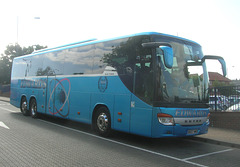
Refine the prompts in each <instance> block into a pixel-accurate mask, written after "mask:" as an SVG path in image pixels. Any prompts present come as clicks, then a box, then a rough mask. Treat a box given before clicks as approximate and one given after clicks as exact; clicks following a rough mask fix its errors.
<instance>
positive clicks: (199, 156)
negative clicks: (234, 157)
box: [183, 148, 233, 161]
mask: <svg viewBox="0 0 240 167" xmlns="http://www.w3.org/2000/svg"><path fill="white" fill-rule="evenodd" d="M232 150H233V149H231V148H230V149H227V150H222V151H216V152H212V153H207V154H203V155H197V156H194V157H189V158H185V159H183V160H184V161H188V160H190V159H196V158H201V157H205V156H209V155H214V154H219V153H223V152H227V151H232Z"/></svg>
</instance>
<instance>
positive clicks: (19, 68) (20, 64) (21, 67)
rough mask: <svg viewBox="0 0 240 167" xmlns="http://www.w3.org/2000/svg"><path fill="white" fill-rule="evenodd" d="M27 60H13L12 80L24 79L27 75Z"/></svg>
mask: <svg viewBox="0 0 240 167" xmlns="http://www.w3.org/2000/svg"><path fill="white" fill-rule="evenodd" d="M26 61H27V60H26V59H15V60H14V62H13V71H12V78H24V77H25V75H27V62H26Z"/></svg>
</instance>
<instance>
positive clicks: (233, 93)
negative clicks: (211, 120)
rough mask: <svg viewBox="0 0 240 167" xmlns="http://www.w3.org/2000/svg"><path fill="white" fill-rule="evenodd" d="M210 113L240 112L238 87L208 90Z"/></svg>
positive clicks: (239, 89)
mask: <svg viewBox="0 0 240 167" xmlns="http://www.w3.org/2000/svg"><path fill="white" fill-rule="evenodd" d="M209 94H210V97H209V105H210V110H212V111H231V112H236V111H238V112H240V85H239V86H224V87H215V88H209Z"/></svg>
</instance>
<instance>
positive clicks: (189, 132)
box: [187, 129, 198, 135]
mask: <svg viewBox="0 0 240 167" xmlns="http://www.w3.org/2000/svg"><path fill="white" fill-rule="evenodd" d="M197 133H198V130H197V129H191V130H188V131H187V134H188V135H193V134H197Z"/></svg>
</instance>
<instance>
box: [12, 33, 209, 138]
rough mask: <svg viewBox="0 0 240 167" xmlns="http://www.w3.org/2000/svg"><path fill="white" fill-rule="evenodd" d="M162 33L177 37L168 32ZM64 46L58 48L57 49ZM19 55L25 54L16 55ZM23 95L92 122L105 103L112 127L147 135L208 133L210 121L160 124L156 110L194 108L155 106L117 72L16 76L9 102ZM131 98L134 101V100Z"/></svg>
mask: <svg viewBox="0 0 240 167" xmlns="http://www.w3.org/2000/svg"><path fill="white" fill-rule="evenodd" d="M154 34H159V35H160V33H155V32H147V33H140V34H133V35H130V36H125V37H131V36H137V35H154ZM161 35H163V36H168V37H174V36H169V35H165V34H161ZM125 37H121V38H125ZM174 38H179V37H174ZM114 39H119V38H114ZM184 40H186V39H184ZM104 41H108V40H102V41H92V42H89V43H82V44H76V45H74V46H66V47H67V48H71V47H77V46H83V45H88V44H93V43H98V42H104ZM188 41H189V40H188ZM66 47H65V48H66ZM62 49H63V48H56V49H55V50H54V51H56V50H62ZM47 52H51V50H45V51H42V52H38V53H35V54H33V55H38V54H42V53H47ZM33 55H27V56H33ZM27 56H24V57H27ZM20 58H23V57H19V58H16V59H20ZM101 77H102V78H101ZM99 84H102V85H99ZM22 96H25V97H26V98H27V101H28V102H29V100H30V98H31V97H34V98H36V101H37V104H38V105H37V110H38V112H40V113H43V114H48V115H53V116H56V117H63V118H65V119H71V120H75V121H79V122H83V123H87V124H91V123H92V115H93V111H94V109H95V107H96V106H98V105H104V106H106V107H107V108H108V109H109V111H110V115H111V122H112V124H111V126H112V129H115V130H119V131H124V132H129V133H133V134H138V135H142V136H147V137H153V138H158V137H177V136H187V130H189V129H198V134H204V133H207V129H208V124H203V125H201V126H181V125H174V126H164V125H162V124H160V123H159V122H158V119H157V113H166V114H170V115H172V116H173V117H189V116H190V115H189V114H190V113H191V112H192V113H194V110H193V109H188V110H189V112H188V113H186V114H185V115H184V113H181V109H179V108H160V107H152V106H150V105H148V104H146V103H145V102H143V101H142V100H140V99H139V98H138V97H136V96H135V95H134V94H132V93H131V92H130V91H129V90H128V89H127V88H126V87H125V85H124V84H123V83H122V81H121V80H120V78H119V77H118V76H104V75H102V76H99V75H97V76H85V75H83V76H56V77H55V76H52V77H42V78H41V77H35V78H29V79H13V80H12V82H11V101H10V103H11V104H12V105H14V106H16V107H20V101H21V97H22ZM132 102H133V104H131V103H132ZM28 107H29V105H28ZM184 110H186V109H184ZM195 110H201V111H202V113H203V114H205V115H204V116H206V115H207V114H208V113H209V111H208V110H207V109H195ZM119 113H121V114H119ZM199 116H202V115H199ZM119 119H120V120H121V121H119Z"/></svg>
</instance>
